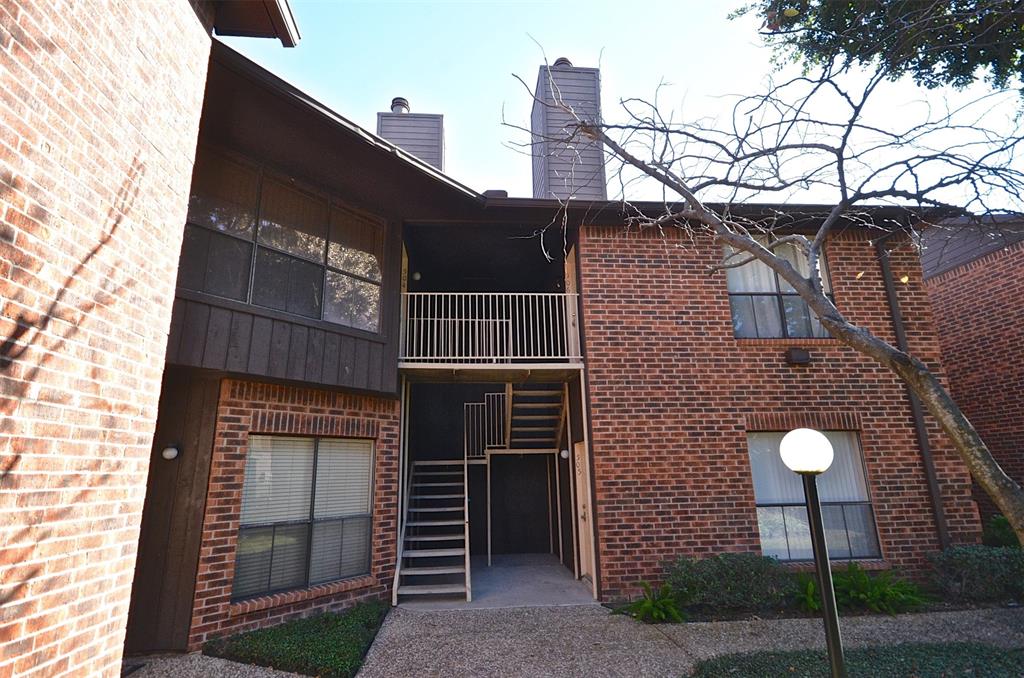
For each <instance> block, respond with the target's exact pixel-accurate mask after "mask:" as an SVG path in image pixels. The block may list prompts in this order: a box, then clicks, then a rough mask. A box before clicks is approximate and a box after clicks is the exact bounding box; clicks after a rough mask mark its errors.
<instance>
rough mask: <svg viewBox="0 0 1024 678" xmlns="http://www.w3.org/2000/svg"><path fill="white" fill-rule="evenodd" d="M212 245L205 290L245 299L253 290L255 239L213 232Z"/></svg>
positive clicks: (207, 264)
mask: <svg viewBox="0 0 1024 678" xmlns="http://www.w3.org/2000/svg"><path fill="white" fill-rule="evenodd" d="M209 247H210V249H209V256H208V257H207V263H206V284H205V285H204V287H203V291H205V292H209V293H210V294H216V295H219V296H222V297H228V298H230V299H239V300H242V301H244V300H245V298H246V297H247V296H248V294H247V293H248V291H249V267H250V266H251V265H252V243H248V242H244V241H242V240H239V239H237V238H232V237H229V236H226V235H220V234H219V233H211V234H210V245H209Z"/></svg>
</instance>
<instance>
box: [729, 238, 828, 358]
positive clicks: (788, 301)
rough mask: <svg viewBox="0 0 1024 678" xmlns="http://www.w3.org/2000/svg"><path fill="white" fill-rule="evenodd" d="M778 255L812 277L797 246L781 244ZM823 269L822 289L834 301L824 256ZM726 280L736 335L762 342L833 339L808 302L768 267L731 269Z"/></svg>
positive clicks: (753, 264)
mask: <svg viewBox="0 0 1024 678" xmlns="http://www.w3.org/2000/svg"><path fill="white" fill-rule="evenodd" d="M727 251H728V250H727ZM775 253H776V254H778V255H780V256H781V257H783V258H784V259H786V260H787V261H789V263H790V264H792V265H793V268H795V269H796V270H797V271H799V272H800V274H801V275H804V276H807V275H809V274H810V268H809V266H808V263H807V257H806V256H804V254H803V252H802V251H801V250H800V249H799V248H798V247H797V246H796V244H795V243H784V244H782V245H778V246H777V247H776V249H775ZM820 268H821V271H820V272H821V283H822V287H823V288H824V290H825V294H826V295H827V296H828V297H829V298H832V289H831V287H830V285H829V279H828V270H827V266H826V265H825V258H824V257H822V258H821V267H820ZM726 279H727V282H728V285H729V306H730V308H731V309H732V324H733V331H734V333H735V336H737V337H740V338H755V337H756V338H760V339H768V338H787V337H788V338H807V337H827V336H829V334H828V330H826V329H825V328H824V326H822V324H821V321H820V320H819V319H818V316H817V315H816V314H815V313H814V311H812V310H811V308H810V307H809V306H808V305H807V302H806V301H804V300H803V299H802V298H801V297H800V295H798V294H797V292H796V290H795V289H794V288H793V286H792V285H790V284H789V283H788V282H786V281H785V280H784V279H783V278H781V277H780V276H779V275H778V274H777V273H776V272H775V271H773V270H772V269H771V268H769V266H768V265H767V264H765V263H763V262H760V261H751V262H749V263H747V264H744V265H743V266H739V267H737V268H730V269H727V270H726Z"/></svg>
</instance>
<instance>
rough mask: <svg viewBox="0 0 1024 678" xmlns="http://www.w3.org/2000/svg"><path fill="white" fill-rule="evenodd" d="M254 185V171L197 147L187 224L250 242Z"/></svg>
mask: <svg viewBox="0 0 1024 678" xmlns="http://www.w3.org/2000/svg"><path fill="white" fill-rule="evenodd" d="M256 181H257V173H256V170H254V169H252V168H250V167H248V166H246V165H243V164H241V163H238V162H235V161H234V160H231V159H230V158H228V157H225V156H223V155H221V154H219V153H216V152H215V151H211V150H209V149H206V148H203V147H200V148H199V151H198V152H197V154H196V166H195V170H194V171H193V174H192V195H191V197H190V198H189V202H188V220H189V221H190V222H192V223H193V224H200V225H202V226H206V227H208V228H212V229H215V230H218V231H223V232H224V233H232V234H235V235H240V236H243V237H247V238H250V239H251V238H252V230H253V229H252V227H253V222H254V220H255V214H256Z"/></svg>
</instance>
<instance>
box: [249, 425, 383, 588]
mask: <svg viewBox="0 0 1024 678" xmlns="http://www.w3.org/2000/svg"><path fill="white" fill-rule="evenodd" d="M372 468H373V443H372V441H369V440H359V439H351V438H292V437H285V436H263V435H254V436H250V437H249V451H248V455H247V457H246V462H245V481H244V483H243V485H242V513H241V521H240V526H239V530H238V549H237V552H236V554H235V579H234V583H233V586H232V591H231V597H232V599H234V600H239V599H243V598H251V597H253V596H257V595H263V594H267V593H274V592H278V591H286V590H289V589H298V588H305V587H308V586H313V585H316V584H323V583H326V582H331V581H335V580H338V579H345V578H348V577H354V576H358V575H361V574H366V573H368V572H369V571H370V537H371V528H370V526H371V521H370V518H371V515H370V514H371V501H372V497H371V494H372V492H371V487H372V480H373V472H372Z"/></svg>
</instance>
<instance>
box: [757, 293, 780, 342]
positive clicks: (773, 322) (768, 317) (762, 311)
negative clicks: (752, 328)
mask: <svg viewBox="0 0 1024 678" xmlns="http://www.w3.org/2000/svg"><path fill="white" fill-rule="evenodd" d="M751 300H752V301H753V303H754V320H755V321H756V322H757V336H759V337H761V338H762V339H767V338H774V337H781V336H782V321H781V319H780V318H779V298H778V297H775V296H760V297H752V298H751Z"/></svg>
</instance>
